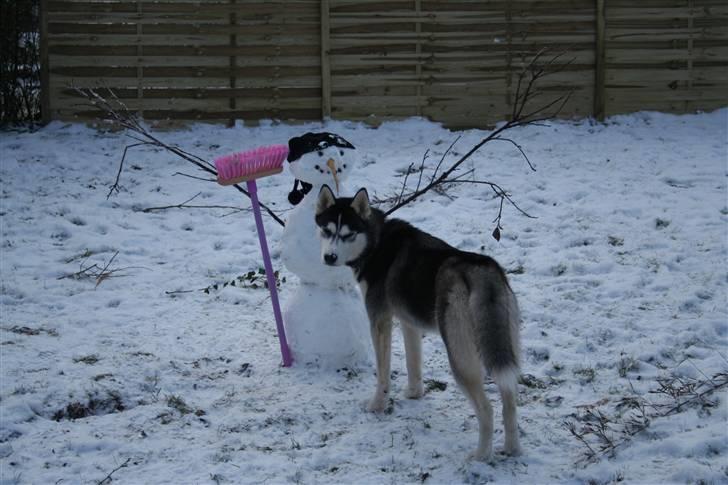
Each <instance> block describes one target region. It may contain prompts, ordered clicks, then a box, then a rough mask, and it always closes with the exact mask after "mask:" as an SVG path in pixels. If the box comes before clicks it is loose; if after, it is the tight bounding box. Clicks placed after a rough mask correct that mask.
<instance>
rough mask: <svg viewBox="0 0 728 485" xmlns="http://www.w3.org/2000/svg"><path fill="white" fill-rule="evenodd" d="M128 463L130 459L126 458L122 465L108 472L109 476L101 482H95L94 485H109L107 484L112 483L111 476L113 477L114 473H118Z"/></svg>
mask: <svg viewBox="0 0 728 485" xmlns="http://www.w3.org/2000/svg"><path fill="white" fill-rule="evenodd" d="M130 461H131V458H127V459H126V461H125V462H124V463H122V464H121V465H119V466H117V467H116V468H114V469H113V470H111V472H109V474H108V475H106V477H105V478H104V479H103V480H100V481H98V482H96V485H104V484H106V483H109V482H111V481H113V479H112V478H111V475H113V474H114V473H116V472H118V471H119V470H121V469H122V468H126V467H128V466H129V462H130Z"/></svg>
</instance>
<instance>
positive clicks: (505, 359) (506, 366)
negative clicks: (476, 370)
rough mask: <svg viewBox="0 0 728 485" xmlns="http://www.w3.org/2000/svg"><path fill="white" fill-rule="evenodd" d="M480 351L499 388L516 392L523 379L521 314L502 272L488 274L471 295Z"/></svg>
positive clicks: (471, 308)
mask: <svg viewBox="0 0 728 485" xmlns="http://www.w3.org/2000/svg"><path fill="white" fill-rule="evenodd" d="M470 311H471V312H472V315H473V317H474V322H473V323H474V325H475V336H476V338H477V339H478V349H479V350H480V357H481V359H482V361H483V365H484V366H485V368H486V370H487V371H488V373H489V374H490V375H491V377H493V380H494V381H495V382H496V384H497V385H498V387H499V388H501V389H507V390H509V391H511V392H514V393H515V392H516V390H517V386H518V378H519V375H520V346H519V341H520V338H519V333H520V332H519V324H520V320H521V316H520V311H519V309H518V302H517V301H516V297H515V295H514V294H513V291H511V288H510V286H509V285H508V282H507V280H506V279H505V275H504V274H502V273H501V272H500V271H488V272H487V275H485V276H484V277H483V278H480V281H479V284H476V288H474V291H473V292H472V293H471V299H470Z"/></svg>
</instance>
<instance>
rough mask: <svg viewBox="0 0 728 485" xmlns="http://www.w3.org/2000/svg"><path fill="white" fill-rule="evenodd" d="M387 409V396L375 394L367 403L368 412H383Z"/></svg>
mask: <svg viewBox="0 0 728 485" xmlns="http://www.w3.org/2000/svg"><path fill="white" fill-rule="evenodd" d="M386 409H387V397H386V396H380V395H376V396H374V397H373V398H371V400H370V401H369V402H368V403H367V411H369V412H370V413H383V412H384V411H385V410H386Z"/></svg>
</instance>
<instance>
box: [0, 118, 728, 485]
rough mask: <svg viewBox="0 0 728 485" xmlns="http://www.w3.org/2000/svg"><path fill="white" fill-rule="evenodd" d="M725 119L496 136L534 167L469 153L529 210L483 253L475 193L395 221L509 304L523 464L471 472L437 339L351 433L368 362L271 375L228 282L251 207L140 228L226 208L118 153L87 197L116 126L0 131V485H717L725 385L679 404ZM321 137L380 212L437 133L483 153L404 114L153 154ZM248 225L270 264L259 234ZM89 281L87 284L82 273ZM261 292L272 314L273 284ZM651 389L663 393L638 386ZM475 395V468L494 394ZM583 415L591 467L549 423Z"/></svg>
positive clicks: (280, 204)
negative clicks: (474, 264) (606, 441)
mask: <svg viewBox="0 0 728 485" xmlns="http://www.w3.org/2000/svg"><path fill="white" fill-rule="evenodd" d="M727 118H728V110H726V109H724V110H720V111H717V112H714V113H709V114H698V115H690V116H673V115H664V114H655V113H639V114H634V115H630V116H619V117H614V118H611V119H609V120H608V121H607V122H606V123H604V124H601V123H594V122H591V121H580V122H556V123H552V124H551V125H550V126H548V127H544V126H532V127H526V128H522V129H517V130H514V131H512V132H510V136H511V138H513V139H514V140H516V141H517V142H518V143H520V144H521V145H522V146H523V147H524V149H525V150H526V151H527V153H528V154H529V156H530V158H531V160H532V161H533V162H534V164H535V165H536V168H537V171H536V172H531V171H530V170H529V169H528V166H527V165H526V163H525V161H524V160H523V159H522V158H521V157H520V154H519V153H518V152H517V150H515V149H514V147H512V146H511V145H510V144H508V143H491V144H488V145H487V146H486V147H484V148H483V149H482V150H481V151H480V152H479V153H477V154H476V155H475V156H474V157H473V158H472V161H471V162H468V163H467V168H475V170H476V175H477V176H478V178H486V179H488V180H491V181H494V182H497V183H499V184H500V185H502V186H503V187H505V188H506V189H508V190H509V191H510V192H511V193H512V194H513V197H514V200H515V201H516V203H518V204H519V205H520V206H521V207H522V208H523V209H524V210H526V211H527V212H529V213H530V214H532V215H534V216H536V217H537V218H536V219H529V218H526V217H524V216H522V215H520V214H519V213H518V212H517V211H516V210H514V209H513V208H512V207H509V206H506V207H505V209H504V218H503V226H504V231H503V237H502V239H501V241H500V242H496V241H495V240H494V239H493V238H492V237H491V235H490V234H491V232H492V230H493V225H492V220H493V218H494V217H495V216H496V214H497V211H498V201H497V200H496V199H494V198H493V194H492V192H491V191H489V190H487V189H486V188H484V187H483V186H477V185H468V184H463V185H460V186H458V187H453V188H451V189H450V191H449V193H450V195H451V196H452V199H451V198H448V197H446V196H443V195H441V194H436V193H431V194H428V195H427V196H426V197H424V198H423V200H421V201H419V202H417V203H415V204H412V205H411V206H408V207H406V208H404V209H402V210H401V211H399V212H398V213H397V216H398V217H401V218H404V219H407V220H409V221H411V222H412V223H414V224H415V225H417V226H419V227H421V228H423V229H425V230H428V231H430V232H432V233H434V234H436V235H438V236H440V237H442V238H444V239H446V240H447V241H449V242H451V243H452V244H454V245H455V246H457V247H459V248H462V249H465V250H469V251H480V252H483V253H487V254H490V255H492V256H493V257H495V258H496V259H497V260H499V261H500V262H501V264H502V265H503V266H504V267H505V268H506V269H507V270H508V271H509V272H510V273H511V274H510V278H511V281H512V285H513V287H514V289H515V291H516V293H517V295H518V297H519V299H520V303H521V306H522V309H523V325H522V338H523V373H524V374H526V376H525V377H524V380H523V384H522V385H521V386H520V390H519V391H520V423H519V424H520V432H521V441H522V445H523V448H524V454H523V456H521V457H517V458H508V457H505V456H502V455H498V456H497V459H496V461H495V463H493V464H492V465H489V464H482V463H471V462H468V461H466V456H467V455H468V453H469V452H471V451H472V450H473V449H474V448H475V445H476V441H477V423H476V420H475V417H474V415H473V412H472V409H471V408H470V406H469V404H468V403H467V402H466V400H465V398H464V396H463V395H462V393H461V392H460V391H459V390H458V389H457V387H456V386H455V385H454V382H453V379H452V377H451V375H450V372H449V368H448V364H447V358H446V355H445V352H444V347H443V345H442V343H441V341H440V340H439V338H438V337H436V336H434V335H431V336H429V337H427V339H426V342H425V347H424V351H425V359H424V360H425V370H424V374H425V378H426V379H428V380H429V381H428V389H429V391H428V392H427V394H426V395H425V396H424V398H423V399H421V400H419V401H412V400H407V399H404V397H403V396H402V391H403V388H404V386H405V385H406V375H405V373H406V371H405V365H404V351H403V345H402V340H401V336H400V335H398V334H397V335H396V336H395V342H394V358H393V377H394V379H393V386H394V396H393V397H394V399H395V400H394V404H393V407H392V408H391V413H389V414H384V415H372V414H368V413H366V412H364V411H363V403H364V402H365V400H366V399H367V398H368V397H370V395H371V393H372V392H373V391H374V383H375V376H374V371H373V369H372V368H359V369H341V370H339V371H322V370H317V369H312V368H300V367H294V368H291V369H284V368H281V367H280V366H279V363H280V355H279V351H278V343H277V339H276V334H275V324H274V320H273V315H272V310H271V306H270V300H269V297H268V293H267V291H266V290H265V289H264V288H251V287H249V285H248V287H241V284H240V283H241V282H240V281H237V279H238V277H243V278H242V279H243V280H246V279H247V278H248V277H249V276H248V275H249V272H250V271H256V270H257V269H258V268H259V267H260V266H261V259H260V251H259V248H258V245H257V239H256V235H255V225H254V222H253V218H252V214H250V213H248V212H238V213H233V214H231V210H229V209H224V208H222V209H184V210H180V209H169V210H165V211H157V212H149V213H147V212H143V211H142V209H144V208H148V207H154V206H168V205H174V204H179V203H181V202H183V201H185V200H187V199H190V198H191V197H193V196H195V195H196V194H197V193H198V192H199V193H200V195H199V196H198V197H196V198H195V199H194V200H193V201H192V202H190V204H193V205H218V206H239V207H248V202H247V200H245V199H244V198H243V197H242V196H240V195H239V193H238V192H237V191H235V190H234V189H232V188H222V187H219V186H217V185H216V184H214V183H208V182H203V181H199V180H196V179H192V178H188V177H184V176H180V175H175V174H176V173H177V172H185V173H189V174H194V175H203V176H204V174H202V173H201V172H199V171H197V170H196V169H195V168H194V167H193V166H192V165H190V164H188V163H186V162H184V161H182V160H180V159H178V158H176V157H175V156H174V155H172V154H170V153H168V152H165V151H160V150H155V149H149V148H137V149H131V150H130V153H129V156H128V158H127V163H126V166H125V170H124V173H123V174H122V185H123V190H122V192H121V193H120V194H118V195H115V196H112V197H111V198H110V199H108V200H107V199H106V194H107V192H108V186H109V185H110V184H111V183H112V182H113V179H114V177H115V175H116V170H117V167H118V161H119V158H120V156H121V153H122V151H123V148H124V146H125V145H127V144H130V143H132V141H130V140H129V139H128V138H126V137H125V136H124V134H123V133H101V132H97V131H94V130H92V129H89V128H86V127H84V126H82V125H77V124H63V123H53V124H51V125H50V126H48V127H46V128H44V129H41V130H40V131H37V132H34V133H16V132H2V133H0V156H1V157H2V164H1V167H0V180H1V181H2V196H1V198H0V223H1V224H2V237H1V238H0V242H1V243H2V248H1V249H0V250H1V257H2V261H1V264H2V266H1V271H2V282H1V287H0V304H1V305H2V306H1V310H2V315H1V320H2V321H1V323H0V356H1V359H2V360H1V366H2V377H1V382H0V474H1V477H0V482H1V483H15V482H18V483H98V482H101V481H104V479H106V478H109V477H110V479H111V480H113V481H114V482H117V483H215V482H217V483H236V482H237V483H286V482H301V483H421V482H424V483H461V482H466V483H484V482H489V481H496V482H508V483H557V482H559V483H561V482H569V483H571V482H586V481H591V482H592V483H605V482H610V481H620V480H624V481H627V482H629V483H648V482H649V483H666V482H674V483H685V482H701V481H702V483H726V482H728V462H727V459H726V455H727V451H728V438H727V436H726V429H727V428H726V426H727V419H728V407H727V405H726V399H725V398H726V388H725V387H723V388H722V389H720V390H718V391H717V392H713V393H711V392H707V393H705V395H703V396H701V397H700V398H698V399H696V398H695V396H699V395H700V394H701V393H703V392H704V391H706V390H708V389H709V388H710V387H711V384H710V382H713V383H714V384H715V383H718V382H721V381H720V377H716V378H714V376H715V375H716V374H718V373H721V372H723V373H725V372H726V371H727V369H728V360H727V359H728V357H727V355H726V354H727V353H728V349H727V345H726V344H727V343H728V342H727V341H728V322H727V315H726V313H727V310H726V306H727V302H726V298H727V296H728V293H727V291H726V290H727V289H728V288H727V284H728V275H727V270H726V268H727V266H726V255H727V253H726V250H727V248H728V244H727V242H726V236H727V227H728V226H727V225H726V222H728V205H727V194H728V192H727V190H726V177H727V176H728V167H727V164H728V158H727V156H728V155H727V146H728V142H727V131H726V130H727V121H728V120H727ZM322 129H325V130H328V131H332V132H335V133H338V134H340V135H342V136H344V137H345V138H346V139H348V140H350V141H351V142H352V143H353V144H354V145H356V146H357V148H358V149H359V150H361V151H362V153H363V163H362V166H360V167H358V168H357V170H356V171H355V172H354V173H353V174H352V176H351V177H350V179H349V182H350V184H351V185H352V186H355V185H361V186H366V187H367V188H368V189H369V190H370V193H376V194H378V195H380V196H384V195H387V194H390V193H392V192H394V191H396V190H397V188H398V187H399V185H400V183H401V181H402V178H401V177H402V173H403V171H404V170H405V169H406V167H407V166H408V165H409V164H410V163H411V162H415V163H419V161H420V160H421V158H422V155H423V154H424V152H425V150H426V149H428V148H429V149H430V150H431V157H430V158H429V162H428V163H429V166H433V165H434V164H435V163H436V162H437V161H438V160H439V155H441V154H442V153H443V151H444V150H445V149H446V148H447V147H448V146H449V144H450V143H451V142H452V141H453V140H454V139H455V138H456V137H457V136H458V135H462V138H461V139H460V141H459V142H458V143H457V145H456V146H455V152H456V153H464V152H465V151H466V150H467V149H469V148H470V147H471V146H472V145H473V144H474V143H475V142H476V141H477V140H479V139H480V138H482V136H483V135H484V132H479V131H466V132H462V133H455V132H451V131H449V130H446V129H444V128H442V127H440V126H439V125H437V124H434V123H430V122H426V121H423V120H416V119H413V120H408V121H404V122H393V123H385V124H383V125H382V126H381V127H379V128H378V129H371V128H369V127H366V126H364V125H360V124H356V123H349V122H329V123H325V124H321V123H310V124H306V125H298V126H288V125H280V124H263V125H261V126H259V127H255V128H250V127H247V128H246V127H243V126H238V127H236V128H233V129H227V128H223V127H220V126H208V125H196V126H193V127H191V128H189V129H185V130H179V131H174V132H160V133H158V136H159V137H160V138H162V139H164V140H165V141H167V142H170V143H173V144H178V145H179V146H181V147H182V148H184V149H186V150H188V151H190V152H192V153H194V154H197V155H200V156H202V157H204V158H206V159H212V158H213V157H215V156H217V155H220V154H225V153H228V152H232V151H238V150H242V149H247V148H252V147H255V146H259V145H263V144H268V143H285V142H286V141H287V140H288V138H289V137H291V136H295V135H299V134H301V133H303V132H305V131H320V130H322ZM291 185H292V179H291V176H290V174H287V173H285V172H284V174H282V175H279V176H276V177H269V178H267V179H264V180H261V181H260V183H259V187H260V195H261V199H262V200H264V201H265V202H267V203H270V204H274V207H276V208H278V209H280V210H283V209H287V208H288V207H289V205H288V202H287V200H286V196H287V194H288V191H289V190H290V187H291ZM283 215H284V217H285V213H284V214H283ZM266 224H267V229H268V238H269V242H270V243H271V246H273V250H272V252H273V257H274V266H276V268H280V266H281V264H280V251H279V250H278V249H277V248H278V242H279V241H280V235H281V227H280V226H278V225H277V224H276V223H275V222H274V221H272V220H271V219H270V218H266ZM117 253H118V254H117ZM114 256H115V257H114ZM112 258H113V260H112ZM109 262H111V263H110V264H109ZM93 265H96V266H95V267H94V266H93ZM107 265H108V267H106V271H107V273H110V275H109V277H108V278H105V279H102V280H101V281H98V284H97V280H96V279H95V278H93V277H83V274H86V275H88V274H90V273H94V272H98V271H101V270H103V269H104V267H105V266H107ZM89 268H90V269H89ZM83 269H88V271H86V272H85V273H84V272H83V271H82V270H83ZM76 272H81V273H82V274H81V275H80V276H81V277H80V278H71V277H66V278H62V277H64V276H67V275H71V274H73V273H76ZM281 277H285V278H286V281H285V282H283V283H282V285H281V298H282V300H283V301H285V300H286V298H288V297H289V296H290V295H291V294H292V292H293V290H294V288H295V287H296V285H297V282H296V280H295V277H293V276H291V275H290V274H288V273H287V272H286V271H285V270H284V269H282V268H281ZM232 280H236V281H237V283H236V285H235V286H230V285H228V286H227V287H223V283H225V282H230V281H232ZM244 282H247V280H246V281H244ZM214 284H219V286H218V289H215V288H211V289H210V291H208V292H203V291H192V292H180V293H176V294H172V295H170V294H168V292H175V291H182V290H197V289H200V288H207V287H209V286H211V285H214ZM676 378H679V379H680V381H677V380H675V379H676ZM660 382H662V388H663V390H665V389H667V390H665V391H664V392H662V393H660V392H654V391H656V390H658V389H660V387H661V384H660ZM681 383H682V384H681ZM691 385H692V390H691V389H690V386H691ZM666 386H667V388H666ZM670 389H672V391H670ZM675 389H677V390H675ZM487 390H488V393H489V395H490V396H491V398H492V399H493V401H494V405H495V409H496V420H497V426H496V435H495V446H496V449H498V448H499V447H501V446H502V444H503V433H502V426H501V424H500V409H499V400H498V395H497V392H496V391H495V388H494V386H493V385H492V383H488V384H487ZM651 391H652V392H651ZM669 393H673V394H677V395H676V396H675V397H674V398H673V397H670V396H669V395H668V394H669ZM679 394H682V395H679ZM627 397H630V398H632V399H631V400H629V401H623V398H627ZM683 401H688V402H687V404H685V405H680V403H681V402H683ZM625 403H626V404H629V403H633V404H634V403H637V405H633V406H632V407H630V406H628V405H625ZM620 404H621V405H620ZM640 406H643V409H644V411H643V413H644V416H642V417H643V418H644V417H645V416H646V417H648V418H649V424H648V425H647V426H646V429H644V430H643V431H641V432H639V433H637V434H635V435H634V436H633V437H632V438H631V439H629V440H624V439H623V438H624V436H625V435H624V434H622V431H627V430H628V429H632V428H629V426H637V425H639V423H640V422H642V423H643V424H644V420H642V421H640V411H639V408H640ZM671 406H672V407H673V408H674V407H677V409H672V410H671V408H670V407H671ZM599 413H602V414H601V416H603V417H604V419H608V420H609V422H608V423H606V424H605V426H606V431H605V434H606V436H607V438H610V439H612V440H613V441H614V442H615V444H616V445H617V449H616V453H615V454H614V456H612V457H610V453H609V450H605V451H606V452H605V453H601V452H600V448H599V443H598V441H597V440H598V438H595V436H594V434H589V433H587V434H585V435H584V439H585V440H586V442H587V443H588V444H589V445H590V446H592V447H593V448H594V449H595V451H596V452H597V455H598V456H597V457H596V458H595V459H594V460H591V461H588V460H586V461H585V460H583V457H584V452H585V451H587V447H586V446H585V445H584V444H583V443H580V442H579V441H578V440H577V439H576V438H575V437H574V436H572V433H571V432H570V431H569V426H568V425H567V424H566V423H569V422H570V423H572V425H573V429H574V430H575V432H577V433H584V432H585V429H586V428H585V427H587V426H592V429H594V427H595V426H598V424H599V423H598V421H599V418H595V416H599ZM659 414H667V416H665V417H660V416H659ZM73 418H75V419H73ZM635 423H636V424H635ZM628 434H631V433H628ZM109 481H110V480H108V479H107V480H106V481H105V483H108V482H109Z"/></svg>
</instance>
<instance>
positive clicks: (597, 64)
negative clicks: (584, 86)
mask: <svg viewBox="0 0 728 485" xmlns="http://www.w3.org/2000/svg"><path fill="white" fill-rule="evenodd" d="M604 1H605V0H596V24H597V25H596V47H595V49H594V70H595V77H594V117H595V118H596V119H598V120H599V121H603V120H604V115H605V111H606V88H605V85H604V84H605V81H606V69H607V66H606V61H607V58H606V45H605V41H606V38H605V37H606V35H605V34H606V19H605V8H604Z"/></svg>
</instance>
